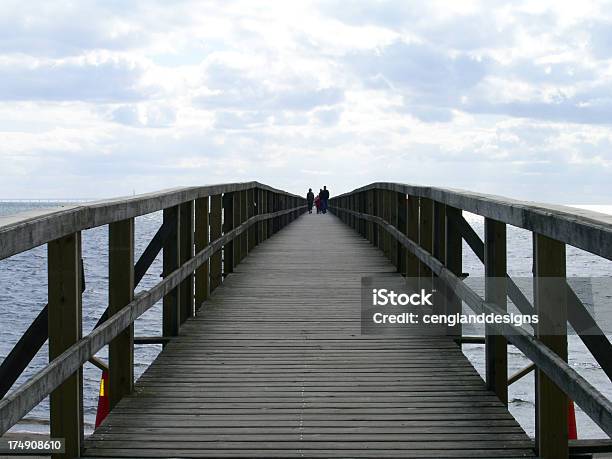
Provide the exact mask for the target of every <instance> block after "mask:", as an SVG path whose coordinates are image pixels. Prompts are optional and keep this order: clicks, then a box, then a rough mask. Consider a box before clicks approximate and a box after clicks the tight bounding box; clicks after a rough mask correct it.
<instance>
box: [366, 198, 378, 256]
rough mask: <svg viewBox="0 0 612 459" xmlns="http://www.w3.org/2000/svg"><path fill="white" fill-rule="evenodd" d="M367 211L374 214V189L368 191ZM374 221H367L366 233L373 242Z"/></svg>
mask: <svg viewBox="0 0 612 459" xmlns="http://www.w3.org/2000/svg"><path fill="white" fill-rule="evenodd" d="M366 201H367V202H366V213H368V214H369V215H374V190H368V191H366ZM374 226H376V225H374V223H372V222H370V221H368V222H366V234H367V236H368V240H369V241H370V243H371V244H374Z"/></svg>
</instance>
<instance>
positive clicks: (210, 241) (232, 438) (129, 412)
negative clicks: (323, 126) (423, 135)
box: [0, 182, 612, 458]
mask: <svg viewBox="0 0 612 459" xmlns="http://www.w3.org/2000/svg"><path fill="white" fill-rule="evenodd" d="M500 199H502V198H492V197H488V196H482V195H474V194H472V193H463V194H462V193H461V192H456V191H450V190H440V189H431V188H422V187H411V186H408V185H401V184H372V185H369V186H368V187H364V188H363V189H359V190H355V191H354V192H351V193H348V194H346V195H342V196H339V197H337V198H334V199H332V201H331V209H330V210H331V211H332V212H333V214H332V213H328V214H326V215H317V214H312V215H310V214H306V215H304V212H305V203H304V200H303V199H302V198H301V197H298V196H294V195H290V194H288V193H285V192H282V191H280V190H275V189H273V188H270V187H267V186H265V185H261V184H259V183H256V182H251V183H246V184H227V185H214V186H210V187H196V188H188V189H179V190H170V191H167V192H162V193H157V194H152V195H148V196H139V197H133V198H127V199H124V200H115V201H108V202H103V203H91V204H86V205H82V206H74V208H68V209H63V210H61V211H59V212H49V211H46V212H45V213H42V214H40V215H31V214H30V215H29V217H28V219H27V220H25V221H24V220H20V219H11V220H8V221H5V222H2V221H0V259H2V258H6V257H8V256H11V255H13V254H15V253H19V252H22V251H24V250H27V249H29V248H32V247H35V246H37V245H40V244H44V243H48V244H49V267H50V274H49V279H50V285H49V304H48V305H47V306H46V307H45V308H44V309H43V312H44V311H48V313H47V314H46V315H45V314H43V313H41V316H39V317H38V318H37V320H36V321H35V323H34V324H33V326H32V327H31V329H30V330H28V332H26V334H25V335H24V338H22V341H20V343H19V344H18V346H16V350H14V352H13V353H11V354H10V355H9V356H8V357H7V358H6V359H5V361H4V362H3V363H2V366H0V375H1V376H3V378H4V386H2V387H0V389H2V388H3V387H5V386H9V387H10V385H11V384H12V383H10V380H11V379H12V378H14V379H16V377H17V376H18V373H20V370H19V369H20V368H21V367H20V364H19V363H18V362H23V361H24V360H25V361H26V364H27V361H29V360H28V359H31V358H32V356H33V355H34V354H35V353H36V352H37V350H38V349H39V348H40V346H41V345H42V343H41V341H42V342H43V343H44V340H45V339H46V338H47V336H48V337H49V340H50V349H52V351H51V359H52V360H51V362H50V364H49V365H48V366H47V367H46V368H45V369H44V370H42V371H41V372H40V373H38V374H37V375H35V376H34V377H33V378H32V379H31V380H30V381H29V382H27V383H26V384H25V385H23V386H21V387H19V388H17V389H16V390H15V391H14V392H12V393H10V394H9V395H7V396H5V397H4V398H3V399H2V400H0V434H2V433H4V432H6V431H7V430H8V429H9V428H10V427H11V426H12V425H14V424H15V423H16V422H17V421H18V420H19V419H20V418H21V417H23V416H24V415H25V414H26V413H27V412H28V411H29V410H30V409H31V408H32V407H33V406H35V405H36V404H37V403H39V402H40V400H42V399H43V398H44V397H46V396H47V395H48V394H52V398H51V430H52V432H51V434H52V436H53V437H64V438H66V442H67V452H66V454H65V455H63V456H61V457H76V456H85V457H115V458H117V457H375V458H379V457H403V458H404V457H449V458H450V457H472V458H473V457H534V456H535V455H539V456H541V457H551V458H552V457H555V458H556V457H567V456H568V454H569V452H570V448H573V450H574V452H576V451H581V452H588V451H589V445H590V447H591V450H595V449H598V450H601V448H602V446H601V445H602V443H601V442H600V443H593V442H591V443H590V444H587V443H582V444H580V443H576V442H568V440H567V405H568V396H569V397H570V398H571V399H572V400H575V401H576V403H578V404H579V405H580V406H581V407H582V408H583V410H584V411H585V412H586V413H587V414H588V415H589V416H591V418H592V419H593V420H594V421H595V422H596V423H597V424H598V425H599V426H600V427H602V429H603V430H604V431H605V432H606V433H607V434H608V435H609V434H610V433H611V432H612V405H611V404H610V401H609V400H607V399H606V398H605V397H604V396H603V395H602V394H601V393H600V392H598V391H597V390H596V389H595V388H593V387H592V386H590V385H589V384H588V383H587V382H586V381H585V380H584V379H583V378H581V377H580V376H579V375H578V374H577V373H576V372H575V371H574V370H573V369H572V368H570V367H569V366H568V365H567V363H566V362H565V360H566V358H567V355H566V353H565V354H564V343H565V346H567V344H566V343H567V337H566V336H563V334H556V335H555V336H551V335H547V334H544V333H541V334H539V335H538V336H535V337H534V336H531V335H528V334H527V333H526V332H523V333H521V332H519V331H517V330H511V329H508V328H504V327H500V330H497V333H494V330H488V331H487V335H486V337H483V338H472V337H471V338H463V337H462V336H461V333H459V334H457V333H456V330H455V331H454V332H453V333H449V335H448V336H412V337H387V336H376V335H362V333H361V322H360V321H361V302H360V301H361V298H360V295H361V288H360V286H361V284H360V283H361V278H362V277H363V276H373V275H376V276H388V277H391V278H393V277H396V278H399V277H401V276H406V275H408V276H415V277H420V278H427V277H432V276H436V277H438V278H439V279H440V280H442V281H443V282H446V284H447V285H448V288H449V289H450V290H451V291H452V292H454V294H455V297H453V298H455V299H454V300H452V301H449V302H448V304H447V307H448V311H447V312H452V310H453V308H457V306H458V305H459V306H460V304H461V301H463V303H464V304H466V305H468V306H469V307H471V308H472V309H474V310H484V311H495V312H501V313H502V314H503V313H504V311H503V309H501V308H502V305H503V304H504V303H505V301H506V299H505V298H500V297H499V295H497V296H493V295H489V296H487V298H485V299H482V298H480V297H478V295H476V294H475V293H474V292H472V291H471V290H470V289H469V288H468V287H467V286H465V284H464V283H462V282H461V274H462V269H461V268H462V264H461V242H462V240H465V241H466V242H468V244H469V245H470V247H471V248H472V250H474V251H475V252H476V253H477V255H479V256H480V257H481V259H482V260H483V262H484V263H485V268H486V271H487V275H488V276H490V277H505V276H506V265H505V264H506V261H505V251H506V247H505V225H506V224H513V225H516V226H520V227H523V228H526V229H529V230H531V231H533V232H534V238H535V241H536V243H535V250H536V253H537V261H536V264H535V267H536V271H535V272H536V275H539V276H546V275H548V276H552V275H553V274H554V275H555V276H559V275H564V259H563V256H564V253H565V252H564V246H565V244H572V245H575V246H577V247H581V248H583V249H585V250H590V251H591V252H593V253H597V254H599V255H601V256H604V257H606V258H610V259H612V237H611V235H612V222H610V221H605V220H604V219H602V216H600V215H599V214H594V213H588V215H587V214H583V215H577V214H576V213H569V212H568V209H567V208H565V209H560V208H556V209H553V208H552V207H549V208H541V207H538V206H530V205H527V204H526V203H518V202H516V201H507V202H500ZM462 209H465V210H468V211H470V212H475V213H479V214H480V215H483V216H484V217H485V219H486V220H485V230H486V231H485V233H486V237H485V240H484V241H481V240H480V239H479V237H478V236H477V235H476V234H475V233H474V232H473V230H472V231H470V229H471V228H470V227H469V225H467V222H466V221H465V220H464V219H463V217H462V216H461V210H462ZM158 210H164V223H163V224H162V226H161V227H160V230H159V231H158V233H157V234H156V235H155V237H154V238H153V240H152V241H151V243H150V245H149V247H148V248H147V250H145V253H144V254H143V255H142V257H141V258H140V259H139V260H137V261H135V260H134V255H133V248H134V241H133V234H134V233H133V231H134V229H133V227H134V218H135V217H137V216H139V215H144V214H147V213H150V212H154V211H158ZM536 217H537V218H536ZM222 222H223V224H222ZM104 224H108V225H110V231H109V244H110V249H111V250H110V255H109V256H110V259H111V260H110V261H111V263H110V273H109V280H110V289H111V290H110V292H111V294H110V304H109V309H108V312H107V313H105V315H104V316H103V317H102V318H101V319H100V322H99V326H98V327H96V329H94V331H93V332H92V333H90V334H89V335H87V336H85V337H82V335H81V334H80V332H79V328H80V326H81V325H80V320H79V319H80V317H81V314H82V311H81V306H80V295H81V289H82V281H83V279H82V271H81V267H80V264H79V260H80V238H81V235H80V234H81V231H82V230H84V229H87V228H91V227H94V226H100V225H104ZM465 225H467V227H466V226H465ZM161 250H163V257H164V272H163V276H164V278H163V280H162V281H161V282H160V283H159V284H158V285H157V286H155V287H153V288H152V289H150V290H148V291H146V292H144V293H141V294H138V295H136V296H134V287H135V285H136V284H137V283H138V282H139V281H140V279H141V278H142V276H143V275H144V272H146V270H147V269H148V268H149V266H150V264H151V262H152V259H153V258H155V256H156V255H157V254H158V253H159V252H160V251H161ZM222 259H223V264H222V263H221V260H222ZM222 268H223V269H222ZM513 285H514V284H513V283H512V280H511V279H510V278H508V286H507V288H508V298H510V299H511V300H512V301H513V303H515V304H517V305H520V307H521V308H523V309H524V310H525V311H529V308H531V311H533V310H534V309H533V308H534V307H535V308H538V309H537V310H538V311H540V312H541V311H544V310H545V308H547V307H550V304H549V302H547V301H546V300H545V299H540V300H539V302H538V303H537V304H536V305H535V306H534V305H531V304H530V303H529V301H528V300H526V298H524V297H521V295H520V291H517V289H515V288H514V287H513ZM190 292H192V293H190ZM161 299H163V302H164V308H163V336H159V337H134V336H133V322H134V320H136V319H137V317H139V316H140V315H141V314H142V313H144V312H145V311H146V310H148V309H149V308H150V307H151V306H152V305H153V304H155V303H156V302H157V301H158V300H161ZM525 301H526V303H525ZM556 306H558V305H556ZM496 308H498V309H496ZM500 310H501V311H500ZM570 310H572V311H573V310H574V309H568V311H570ZM563 313H564V311H556V312H555V314H557V316H558V315H559V314H563ZM572 314H575V313H570V314H569V317H567V318H565V317H563V323H565V321H569V322H570V323H572V324H577V323H579V322H580V321H579V320H578V319H577V318H576V317H574V315H572ZM580 319H584V318H583V317H582V318H580ZM60 320H61V321H63V324H66V323H69V322H68V321H70V320H72V321H73V322H72V323H73V324H74V333H73V334H70V333H67V332H66V329H65V325H64V329H60V328H59V327H58V326H57V323H58V321H60ZM580 323H582V324H584V321H582V322H580ZM41 324H42V325H41ZM590 325H591V326H592V327H591V328H590V331H591V333H589V334H584V336H582V338H583V340H584V341H585V344H586V345H587V347H588V348H589V350H590V351H591V352H592V353H593V355H594V356H595V357H596V358H597V360H598V361H599V362H600V364H601V366H602V368H603V369H604V371H606V372H608V371H610V368H611V364H612V362H611V361H610V355H611V354H610V353H609V351H610V343H609V341H608V340H607V338H606V337H605V335H603V333H601V334H596V333H592V330H593V326H594V327H597V325H596V324H593V323H590ZM597 329H598V328H597ZM41 330H42V331H41ZM47 330H48V333H47ZM578 331H580V330H578ZM43 332H44V333H43ZM41 333H43V334H44V335H45V336H42V337H41ZM43 338H44V339H43ZM481 339H482V342H483V343H486V345H485V353H486V366H487V378H486V381H483V379H482V378H481V377H480V376H479V375H478V373H477V372H476V371H475V370H474V368H473V367H472V365H471V364H470V363H469V361H468V360H467V359H466V357H465V356H464V355H463V353H462V352H461V343H462V342H463V341H468V340H476V341H479V340H481ZM134 342H136V343H142V344H146V343H164V349H163V351H162V352H161V354H160V355H159V356H158V358H157V359H156V360H155V361H154V362H153V364H152V365H151V366H150V367H149V368H148V369H147V370H146V372H145V373H144V374H143V375H142V376H141V377H140V378H139V379H138V381H137V382H135V383H134V380H133V346H134ZM507 342H511V343H512V344H514V345H515V346H517V347H518V348H519V349H520V350H521V351H522V352H523V353H525V355H527V356H528V357H529V358H530V359H531V360H532V361H533V363H534V368H536V369H537V378H538V386H537V387H536V394H538V395H537V404H538V405H537V410H538V415H537V418H536V419H537V427H538V431H537V437H536V443H535V444H534V442H533V440H532V439H530V438H529V437H528V436H527V435H526V434H525V432H524V431H523V430H522V429H521V427H520V426H519V425H518V423H517V422H516V420H515V419H514V418H513V417H512V416H511V415H510V413H509V412H508V410H507V407H506V403H507V387H508V384H509V383H511V382H512V381H513V380H515V379H516V378H517V377H518V376H512V377H510V378H508V375H507V372H506V345H507V344H506V343H507ZM106 344H109V345H110V350H109V355H110V361H109V364H108V370H109V371H110V375H111V386H110V393H111V406H112V411H111V413H110V415H109V416H108V417H107V418H106V420H105V421H104V423H103V424H102V425H101V426H100V427H99V428H98V429H97V430H96V431H95V432H94V434H93V435H92V436H90V437H89V438H86V439H85V438H84V437H83V428H82V419H81V415H80V414H79V413H80V408H79V407H80V403H81V402H80V400H81V398H80V397H81V395H80V390H81V387H82V381H81V379H80V378H81V376H80V368H81V367H82V365H83V364H86V363H87V362H90V363H93V364H94V365H97V366H99V367H101V368H107V367H106V364H105V363H104V362H100V361H98V360H97V359H95V358H94V356H95V353H96V352H97V351H98V350H99V349H100V348H101V347H102V346H104V345H106ZM565 349H566V348H565ZM565 352H566V350H565ZM7 362H8V363H7ZM21 366H23V365H21ZM8 370H11V371H8ZM523 373H524V374H526V373H528V370H527V369H526V370H525V371H524V372H523ZM608 374H609V373H608ZM14 379H13V380H14ZM6 381H9V383H10V384H7V382H6ZM0 395H4V393H2V394H0ZM57 456H58V457H60V456H59V455H57Z"/></svg>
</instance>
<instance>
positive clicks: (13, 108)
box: [0, 0, 612, 204]
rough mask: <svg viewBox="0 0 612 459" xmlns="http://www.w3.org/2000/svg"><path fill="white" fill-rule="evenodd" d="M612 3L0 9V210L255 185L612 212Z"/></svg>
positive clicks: (107, 4) (103, 2)
mask: <svg viewBox="0 0 612 459" xmlns="http://www.w3.org/2000/svg"><path fill="white" fill-rule="evenodd" d="M611 123H612V4H610V2H608V3H605V2H592V1H588V0H581V1H579V2H577V1H575V0H572V1H567V2H565V1H560V0H554V1H533V0H528V1H524V2H521V1H512V2H507V3H504V2H498V1H490V0H486V1H484V0H483V1H466V0H462V1H446V2H442V1H431V0H429V1H427V2H423V1H413V2H409V1H404V0H397V1H393V0H390V1H373V0H371V1H353V0H336V1H312V2H311V1H295V2H293V1H291V2H288V1H279V2H261V1H257V2H255V1H238V0H236V1H228V0H225V1H219V2H205V1H188V0H182V1H173V2H170V1H166V0H164V1H162V0H160V1H149V0H147V1H144V0H143V1H130V2H127V1H126V2H123V1H118V0H114V1H111V0H100V1H94V0H89V1H79V2H75V1H70V2H68V1H66V2H64V1H53V0H51V1H44V2H39V3H38V4H36V2H23V1H21V0H15V1H13V0H2V1H1V4H0V198H17V197H50V198H57V197H83V198H90V197H91V198H94V197H106V196H116V195H123V194H132V193H133V192H134V191H135V192H136V193H141V192H145V191H151V190H155V189H160V188H167V187H172V186H178V185H196V184H207V183H219V182H227V181H247V180H259V181H262V182H265V183H269V184H271V185H274V186H278V187H281V188H285V189H289V190H291V191H294V192H299V193H302V192H303V191H304V190H305V189H306V188H307V187H309V186H311V187H312V188H315V189H318V188H319V187H321V186H322V185H324V184H326V185H328V187H329V188H331V190H332V193H333V192H340V191H347V190H349V189H352V188H355V187H357V186H360V185H363V184H366V183H369V182H372V181H377V180H384V181H398V182H406V183H416V184H424V185H434V186H447V187H455V188H466V189H471V190H475V191H482V192H487V193H495V194H504V195H509V196H512V197H518V198H523V199H529V200H541V201H551V202H557V203H576V204H577V203H606V204H610V203H612V130H611Z"/></svg>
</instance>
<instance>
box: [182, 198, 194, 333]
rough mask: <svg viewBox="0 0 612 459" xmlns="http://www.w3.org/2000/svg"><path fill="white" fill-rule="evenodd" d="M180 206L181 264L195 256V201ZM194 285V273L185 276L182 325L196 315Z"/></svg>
mask: <svg viewBox="0 0 612 459" xmlns="http://www.w3.org/2000/svg"><path fill="white" fill-rule="evenodd" d="M179 208H180V214H181V215H180V217H179V218H180V233H181V236H180V239H179V247H180V249H179V266H182V265H183V264H185V262H186V261H187V260H190V259H191V258H193V247H194V246H193V236H194V215H193V201H187V202H185V203H183V204H181V205H180V206H179ZM193 293H194V285H193V273H192V274H191V275H189V276H187V277H186V278H185V280H184V281H183V283H182V284H181V289H180V295H179V313H180V316H179V323H180V325H182V324H183V323H185V321H186V320H187V319H189V318H190V317H193V315H194V297H193Z"/></svg>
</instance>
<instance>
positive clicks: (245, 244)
mask: <svg viewBox="0 0 612 459" xmlns="http://www.w3.org/2000/svg"><path fill="white" fill-rule="evenodd" d="M248 199H249V190H243V191H241V192H240V224H242V223H244V222H246V221H247V220H248V219H249V218H250V217H249V215H248V213H249V203H248ZM248 254H249V231H247V232H245V233H242V234H241V235H240V261H242V260H244V259H245V257H246V256H247V255H248Z"/></svg>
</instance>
